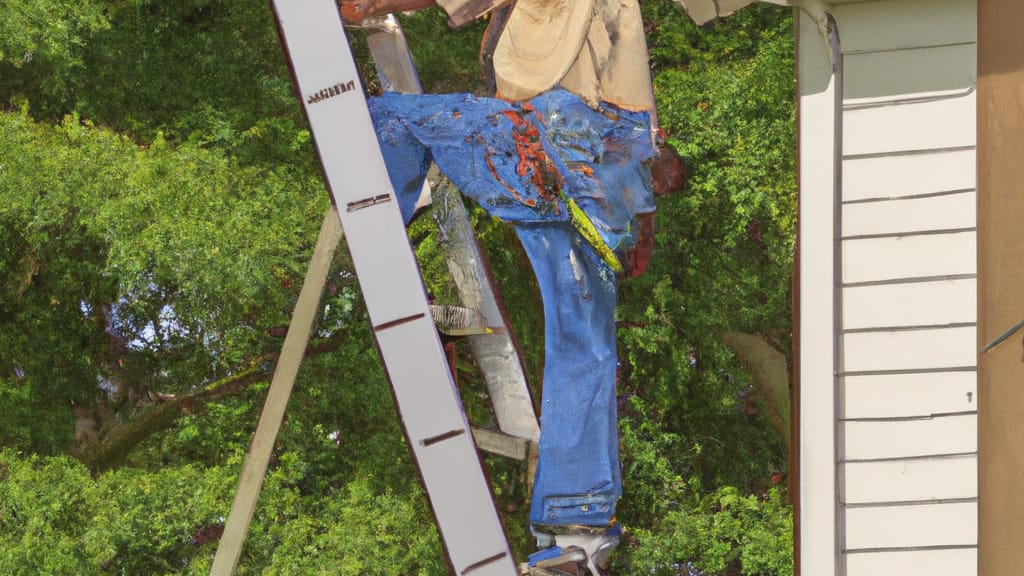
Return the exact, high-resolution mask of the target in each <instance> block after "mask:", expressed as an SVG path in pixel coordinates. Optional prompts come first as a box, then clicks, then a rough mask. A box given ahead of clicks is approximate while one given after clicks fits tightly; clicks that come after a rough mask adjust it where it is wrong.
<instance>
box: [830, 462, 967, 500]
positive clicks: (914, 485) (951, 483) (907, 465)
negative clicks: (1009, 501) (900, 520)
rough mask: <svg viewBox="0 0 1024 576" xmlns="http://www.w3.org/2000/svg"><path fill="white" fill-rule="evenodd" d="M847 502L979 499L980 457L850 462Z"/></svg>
mask: <svg viewBox="0 0 1024 576" xmlns="http://www.w3.org/2000/svg"><path fill="white" fill-rule="evenodd" d="M843 472H844V473H843V495H842V498H843V502H844V503H846V504H870V503H881V502H921V501H926V500H952V499H963V498H977V496H978V458H977V456H974V455H971V456H960V457H956V458H936V459H931V460H924V459H921V460H892V461H884V462H850V463H848V464H845V465H844V467H843Z"/></svg>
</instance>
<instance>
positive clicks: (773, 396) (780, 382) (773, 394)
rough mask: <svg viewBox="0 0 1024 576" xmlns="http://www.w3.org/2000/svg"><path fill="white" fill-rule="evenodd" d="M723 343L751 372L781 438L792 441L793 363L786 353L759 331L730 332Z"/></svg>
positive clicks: (726, 334)
mask: <svg viewBox="0 0 1024 576" xmlns="http://www.w3.org/2000/svg"><path fill="white" fill-rule="evenodd" d="M722 342H723V343H724V344H725V345H726V346H727V347H728V348H729V349H730V350H732V353H733V354H734V355H735V356H736V359H737V360H739V363H740V366H742V367H743V369H744V370H745V371H746V372H747V374H748V375H750V378H751V380H753V383H754V388H755V389H756V390H757V393H758V395H759V396H760V398H761V399H762V400H763V401H764V405H765V408H766V410H767V413H766V415H767V417H768V421H769V422H771V425H772V427H773V428H775V431H776V432H778V434H779V437H780V438H782V439H783V441H785V442H786V443H787V444H788V443H789V422H790V419H789V380H790V377H789V363H788V362H787V360H786V355H785V354H783V353H782V352H780V351H779V350H778V349H777V348H775V347H774V346H772V345H771V343H769V342H768V340H767V339H766V338H765V337H764V336H761V335H759V334H744V333H741V332H726V333H725V334H722Z"/></svg>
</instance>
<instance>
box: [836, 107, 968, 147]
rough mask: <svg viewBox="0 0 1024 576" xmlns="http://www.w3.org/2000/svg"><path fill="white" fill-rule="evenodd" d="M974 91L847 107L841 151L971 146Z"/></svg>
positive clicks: (844, 115)
mask: <svg viewBox="0 0 1024 576" xmlns="http://www.w3.org/2000/svg"><path fill="white" fill-rule="evenodd" d="M975 101H976V98H975V94H974V93H973V92H972V93H970V94H968V95H966V96H961V97H959V98H949V99H944V100H935V101H930V102H918V103H914V104H900V105H894V106H883V107H876V108H861V109H852V110H846V111H845V112H844V113H843V154H844V155H845V156H856V155H862V154H885V153H893V152H904V151H907V150H934V149H943V148H956V147H962V146H973V145H974V144H975V142H976V140H977V135H976V133H975V132H976V128H975V127H976V125H977V122H976V113H975Z"/></svg>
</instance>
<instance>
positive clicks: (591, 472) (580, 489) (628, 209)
mask: <svg viewBox="0 0 1024 576" xmlns="http://www.w3.org/2000/svg"><path fill="white" fill-rule="evenodd" d="M370 109H371V113H372V114H373V117H374V123H375V127H376V129H377V134H378V138H379V140H380V143H381V148H382V150H383V152H384V158H385V161H386V162H387V165H388V172H389V175H390V177H391V181H392V185H393V186H394V189H395V192H396V194H397V195H398V198H399V201H400V203H401V205H402V214H403V216H404V217H405V218H406V221H408V220H409V219H410V218H411V217H412V214H413V209H414V208H413V206H414V204H415V201H416V199H417V197H418V194H419V191H420V188H421V185H422V182H423V178H424V177H425V174H426V170H427V168H428V167H429V165H430V162H431V160H433V161H434V162H436V163H437V165H438V167H439V168H440V169H441V170H442V172H444V173H445V175H447V176H448V177H449V178H450V179H451V180H452V182H453V183H454V184H455V185H456V186H457V187H458V188H459V189H460V190H461V191H462V193H463V194H466V195H468V196H470V197H471V198H473V199H474V200H476V201H477V203H479V205H480V206H482V207H483V208H484V209H485V210H487V211H488V212H489V213H491V214H492V215H494V216H496V217H498V218H500V219H502V220H505V221H507V222H510V223H512V224H513V225H514V227H515V229H516V232H517V234H518V236H519V238H520V241H521V242H522V244H523V247H524V248H525V250H526V253H527V254H528V256H529V258H530V261H531V264H532V265H533V270H534V273H535V274H536V276H537V282H538V284H539V286H540V289H541V295H542V298H543V307H544V336H545V362H544V384H543V394H542V399H541V404H542V406H541V435H540V453H539V464H538V467H537V476H536V479H535V484H534V494H533V504H532V508H531V513H530V521H531V523H532V524H534V525H535V527H537V528H538V529H539V530H541V531H545V530H551V529H555V530H557V529H558V528H562V527H572V526H586V527H603V526H607V525H608V524H609V522H610V521H611V519H612V517H613V516H614V514H615V503H616V501H617V500H618V498H619V496H620V495H621V493H622V487H621V476H620V470H619V459H618V432H617V426H616V402H615V401H616V398H615V375H616V365H617V357H616V349H615V300H616V284H615V283H616V278H615V271H613V269H612V268H611V265H612V262H610V260H614V258H611V259H610V258H609V257H608V252H610V251H613V250H614V251H620V250H622V249H624V248H628V247H629V246H630V245H631V243H633V242H635V230H636V227H635V226H633V222H634V219H635V217H636V216H637V215H638V214H649V213H651V212H653V211H654V195H653V192H652V190H651V179H650V171H649V169H648V167H647V163H646V161H647V160H648V159H650V158H651V157H653V155H654V148H653V145H652V142H651V139H650V127H649V122H648V118H647V116H646V114H643V113H635V112H627V111H623V110H617V109H614V108H611V107H609V108H603V109H601V110H593V109H591V108H589V107H587V106H586V104H584V103H583V102H582V101H581V100H579V99H578V98H576V97H575V96H573V95H571V94H569V93H567V92H564V91H554V92H549V93H546V94H542V95H541V96H538V97H537V98H535V99H533V100H531V101H530V102H528V103H510V102H506V101H504V100H498V99H495V98H478V97H475V96H469V95H405V94H402V95H398V94H387V95H385V96H383V97H381V98H376V99H372V100H371V103H370ZM570 202H572V203H575V204H576V205H577V206H579V207H580V209H581V210H582V212H583V213H584V214H585V215H586V219H587V220H588V222H589V225H592V227H593V229H594V230H596V232H597V234H598V235H599V238H594V237H591V238H584V236H583V235H581V234H580V232H579V230H580V225H579V219H578V218H577V219H576V221H573V219H572V218H571V216H570V209H569V208H570V207H569V203H570ZM602 250H603V252H602Z"/></svg>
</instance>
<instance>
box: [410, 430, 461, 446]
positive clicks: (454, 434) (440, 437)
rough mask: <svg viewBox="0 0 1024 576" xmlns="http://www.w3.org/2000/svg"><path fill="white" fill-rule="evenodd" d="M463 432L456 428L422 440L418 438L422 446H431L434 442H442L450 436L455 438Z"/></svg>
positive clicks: (449, 438)
mask: <svg viewBox="0 0 1024 576" xmlns="http://www.w3.org/2000/svg"><path fill="white" fill-rule="evenodd" d="M465 433H466V431H465V430H463V429H461V428H457V429H455V430H450V431H448V432H445V433H444V434H438V435H437V436H431V437H430V438H424V439H423V440H420V444H423V445H424V446H433V445H434V444H437V443H439V442H444V441H445V440H451V439H452V438H455V437H457V436H462V435H463V434H465Z"/></svg>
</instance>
